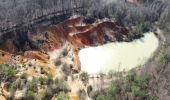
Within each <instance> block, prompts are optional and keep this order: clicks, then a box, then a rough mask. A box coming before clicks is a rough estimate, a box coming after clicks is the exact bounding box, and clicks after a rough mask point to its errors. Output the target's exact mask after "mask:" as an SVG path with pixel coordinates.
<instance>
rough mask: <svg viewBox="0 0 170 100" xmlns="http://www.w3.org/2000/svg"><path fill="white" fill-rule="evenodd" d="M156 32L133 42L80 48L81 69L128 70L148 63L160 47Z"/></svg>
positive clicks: (103, 71)
mask: <svg viewBox="0 0 170 100" xmlns="http://www.w3.org/2000/svg"><path fill="white" fill-rule="evenodd" d="M158 45H159V40H158V38H157V37H156V36H155V35H154V33H152V32H150V33H145V34H144V37H142V38H140V39H137V40H134V41H132V42H113V43H108V44H105V45H102V46H98V47H89V48H84V49H82V50H80V52H79V57H80V62H81V70H82V71H86V72H88V73H91V74H92V73H93V74H94V73H99V72H102V73H108V72H109V71H115V72H118V71H128V70H130V69H132V68H135V67H138V66H140V65H143V64H145V63H146V61H147V60H148V59H149V58H151V57H152V56H153V53H154V51H156V49H157V48H158Z"/></svg>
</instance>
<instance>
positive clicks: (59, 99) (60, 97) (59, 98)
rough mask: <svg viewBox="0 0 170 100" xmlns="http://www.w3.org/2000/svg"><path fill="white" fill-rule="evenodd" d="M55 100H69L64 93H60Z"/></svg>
mask: <svg viewBox="0 0 170 100" xmlns="http://www.w3.org/2000/svg"><path fill="white" fill-rule="evenodd" d="M57 100H69V96H68V95H67V94H65V93H64V92H61V93H60V94H59V95H58V96H57Z"/></svg>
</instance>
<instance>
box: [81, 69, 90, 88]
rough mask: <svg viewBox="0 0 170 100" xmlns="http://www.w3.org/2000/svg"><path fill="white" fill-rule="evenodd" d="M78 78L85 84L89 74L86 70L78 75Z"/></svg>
mask: <svg viewBox="0 0 170 100" xmlns="http://www.w3.org/2000/svg"><path fill="white" fill-rule="evenodd" d="M79 78H80V80H81V81H83V82H84V84H85V85H86V84H87V83H88V81H89V74H88V73H87V72H82V73H81V74H80V76H79Z"/></svg>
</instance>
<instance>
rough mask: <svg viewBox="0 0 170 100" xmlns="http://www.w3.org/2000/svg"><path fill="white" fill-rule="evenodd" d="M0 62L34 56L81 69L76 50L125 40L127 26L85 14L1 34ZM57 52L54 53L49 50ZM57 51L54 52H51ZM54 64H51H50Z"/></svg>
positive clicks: (51, 63) (38, 59)
mask: <svg viewBox="0 0 170 100" xmlns="http://www.w3.org/2000/svg"><path fill="white" fill-rule="evenodd" d="M0 38H1V41H0V50H1V51H0V54H1V55H0V56H1V57H0V63H16V62H17V63H28V62H31V61H32V60H35V61H34V63H33V64H34V65H36V64H35V63H36V60H37V61H39V62H41V63H49V64H50V66H46V67H47V69H48V68H52V69H54V70H56V68H55V67H56V66H60V65H62V64H57V65H56V64H55V63H56V62H55V61H60V62H61V63H65V64H67V65H69V66H70V68H71V69H73V70H74V71H76V72H78V71H80V69H81V68H80V61H79V57H78V51H79V50H80V49H81V48H85V47H88V46H98V45H102V44H106V43H108V42H114V41H126V40H128V30H127V29H126V28H124V27H121V26H120V25H118V24H117V23H116V22H113V21H111V20H108V19H104V20H99V19H94V18H88V17H84V16H77V17H71V18H70V19H67V20H65V21H64V22H61V23H59V24H57V25H51V26H48V27H44V26H41V25H39V26H37V27H36V30H34V31H33V30H32V31H27V32H14V33H8V34H5V35H2V36H1V37H0ZM54 51H56V52H57V55H58V56H57V55H56V56H55V55H52V56H55V57H53V58H54V59H53V61H51V59H52V56H51V55H49V53H50V52H54ZM54 54H56V53H54ZM51 66H53V67H51Z"/></svg>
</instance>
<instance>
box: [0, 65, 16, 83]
mask: <svg viewBox="0 0 170 100" xmlns="http://www.w3.org/2000/svg"><path fill="white" fill-rule="evenodd" d="M16 73H17V71H16V69H15V67H14V66H10V65H0V79H1V81H2V80H4V81H9V82H12V80H13V79H14V78H15V75H16Z"/></svg>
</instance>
